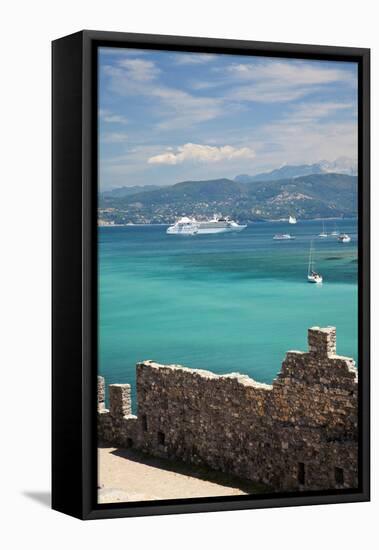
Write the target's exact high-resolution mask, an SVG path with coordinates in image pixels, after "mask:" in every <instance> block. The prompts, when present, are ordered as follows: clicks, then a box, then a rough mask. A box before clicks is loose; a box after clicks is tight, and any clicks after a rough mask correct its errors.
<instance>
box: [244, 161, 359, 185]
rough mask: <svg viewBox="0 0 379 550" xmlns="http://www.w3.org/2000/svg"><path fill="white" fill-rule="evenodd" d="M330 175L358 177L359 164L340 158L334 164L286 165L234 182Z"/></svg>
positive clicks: (327, 162)
mask: <svg viewBox="0 0 379 550" xmlns="http://www.w3.org/2000/svg"><path fill="white" fill-rule="evenodd" d="M329 173H335V174H346V175H348V176H356V175H357V163H356V162H355V161H354V160H352V159H350V158H348V157H339V158H338V159H336V160H335V161H333V162H329V161H326V160H322V161H320V162H317V163H315V164H300V165H293V166H291V165H287V164H285V165H284V166H281V167H280V168H277V169H275V170H271V171H270V172H263V173H260V174H255V175H254V176H249V175H247V174H241V175H239V176H236V177H235V178H234V180H235V181H237V182H240V183H250V182H253V181H275V180H281V179H285V178H298V177H300V176H310V175H312V174H329Z"/></svg>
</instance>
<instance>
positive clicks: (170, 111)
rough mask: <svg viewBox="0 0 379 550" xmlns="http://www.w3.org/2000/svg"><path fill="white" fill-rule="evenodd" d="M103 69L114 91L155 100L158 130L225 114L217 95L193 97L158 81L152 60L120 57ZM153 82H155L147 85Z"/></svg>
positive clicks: (185, 125) (154, 110)
mask: <svg viewBox="0 0 379 550" xmlns="http://www.w3.org/2000/svg"><path fill="white" fill-rule="evenodd" d="M104 70H105V72H106V74H107V75H108V76H109V77H110V86H111V89H112V90H113V91H114V92H115V93H117V94H119V95H139V96H140V97H148V98H155V100H157V101H152V102H151V108H152V109H153V114H154V115H155V116H157V117H159V119H160V122H158V124H157V125H156V127H157V128H158V129H159V130H168V129H176V128H187V127H189V126H193V125H194V124H197V123H200V122H205V121H209V120H212V119H214V118H216V117H218V116H221V115H223V114H225V110H224V109H223V103H224V102H223V100H222V99H220V98H214V97H213V98H211V97H204V96H195V95H192V94H190V93H189V92H187V91H184V90H181V89H179V88H174V87H170V86H165V85H161V84H160V83H159V81H158V80H157V76H158V74H159V73H160V70H159V69H158V68H157V67H156V65H155V64H154V63H153V62H152V61H147V60H143V59H123V60H120V61H119V62H118V64H117V65H116V66H106V67H104ZM152 81H154V85H152V84H151V85H149V82H152Z"/></svg>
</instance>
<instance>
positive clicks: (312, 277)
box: [308, 242, 322, 284]
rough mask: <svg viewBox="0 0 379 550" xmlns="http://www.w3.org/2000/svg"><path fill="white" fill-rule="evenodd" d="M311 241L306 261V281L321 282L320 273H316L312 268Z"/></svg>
mask: <svg viewBox="0 0 379 550" xmlns="http://www.w3.org/2000/svg"><path fill="white" fill-rule="evenodd" d="M312 245H313V242H311V246H310V248H309V261H308V283H316V284H320V283H322V275H321V274H320V273H317V271H315V269H314V262H313V246H312Z"/></svg>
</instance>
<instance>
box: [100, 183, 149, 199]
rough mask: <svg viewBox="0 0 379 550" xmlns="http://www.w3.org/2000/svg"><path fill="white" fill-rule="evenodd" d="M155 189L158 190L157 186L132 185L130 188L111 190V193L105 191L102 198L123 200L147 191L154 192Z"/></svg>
mask: <svg viewBox="0 0 379 550" xmlns="http://www.w3.org/2000/svg"><path fill="white" fill-rule="evenodd" d="M155 189H158V186H157V185H131V186H130V187H126V186H125V187H116V188H115V189H110V190H109V191H103V193H102V194H101V196H102V197H110V198H122V197H128V196H129V195H135V194H136V193H141V192H145V191H154V190H155Z"/></svg>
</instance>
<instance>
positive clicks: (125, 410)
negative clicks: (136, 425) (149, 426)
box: [109, 384, 132, 418]
mask: <svg viewBox="0 0 379 550" xmlns="http://www.w3.org/2000/svg"><path fill="white" fill-rule="evenodd" d="M109 411H110V414H111V416H113V417H114V418H123V417H124V416H126V415H129V414H131V413H132V400H131V395H130V384H110V385H109Z"/></svg>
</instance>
